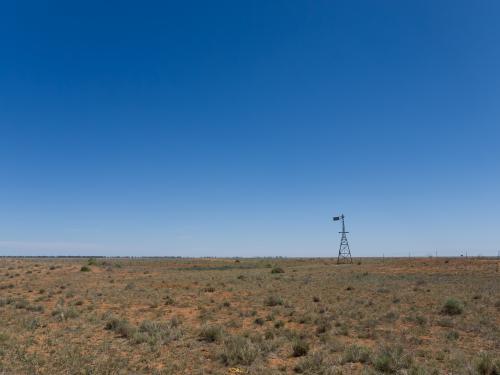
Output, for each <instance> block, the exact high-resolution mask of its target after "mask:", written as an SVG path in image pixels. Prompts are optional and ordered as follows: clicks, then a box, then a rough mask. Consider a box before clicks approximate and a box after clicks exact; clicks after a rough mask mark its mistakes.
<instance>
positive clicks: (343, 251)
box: [333, 214, 352, 264]
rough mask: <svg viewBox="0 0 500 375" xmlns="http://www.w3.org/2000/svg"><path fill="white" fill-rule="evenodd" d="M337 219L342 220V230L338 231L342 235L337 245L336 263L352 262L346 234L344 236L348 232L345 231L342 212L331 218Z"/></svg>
mask: <svg viewBox="0 0 500 375" xmlns="http://www.w3.org/2000/svg"><path fill="white" fill-rule="evenodd" d="M339 220H342V232H339V233H340V234H342V236H341V237H340V246H339V255H338V257H337V264H340V263H352V257H351V249H350V248H349V242H348V241H347V236H346V234H347V233H349V232H346V231H345V222H344V214H342V215H340V216H335V217H334V218H333V221H339Z"/></svg>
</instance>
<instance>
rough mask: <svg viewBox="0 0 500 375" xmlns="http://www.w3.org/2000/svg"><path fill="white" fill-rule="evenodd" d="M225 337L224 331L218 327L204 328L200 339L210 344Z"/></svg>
mask: <svg viewBox="0 0 500 375" xmlns="http://www.w3.org/2000/svg"><path fill="white" fill-rule="evenodd" d="M223 336H224V329H223V328H222V327H221V326H218V325H212V326H208V325H207V326H204V327H202V329H201V332H200V339H201V340H203V341H208V342H215V341H220V340H221V339H222V337H223Z"/></svg>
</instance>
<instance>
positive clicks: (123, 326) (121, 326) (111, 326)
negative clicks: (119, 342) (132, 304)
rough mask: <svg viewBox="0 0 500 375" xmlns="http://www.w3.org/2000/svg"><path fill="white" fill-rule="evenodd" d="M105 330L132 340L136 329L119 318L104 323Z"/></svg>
mask: <svg viewBox="0 0 500 375" xmlns="http://www.w3.org/2000/svg"><path fill="white" fill-rule="evenodd" d="M106 329H108V330H110V331H113V332H115V333H117V334H119V335H120V336H122V337H125V338H132V337H133V336H134V334H135V333H136V331H137V329H136V328H135V327H134V326H132V325H131V324H130V323H129V322H128V320H126V319H119V318H111V319H110V320H108V322H107V323H106Z"/></svg>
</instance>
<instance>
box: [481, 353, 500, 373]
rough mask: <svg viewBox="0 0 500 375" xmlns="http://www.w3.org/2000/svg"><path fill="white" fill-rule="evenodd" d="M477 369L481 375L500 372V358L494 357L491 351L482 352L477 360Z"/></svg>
mask: <svg viewBox="0 0 500 375" xmlns="http://www.w3.org/2000/svg"><path fill="white" fill-rule="evenodd" d="M475 364H476V370H477V372H478V373H479V374H481V375H498V374H500V358H497V359H494V358H493V357H492V356H491V355H490V354H489V353H487V352H481V353H479V357H478V358H477V359H476V361H475Z"/></svg>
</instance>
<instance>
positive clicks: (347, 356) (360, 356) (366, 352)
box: [342, 345, 371, 363]
mask: <svg viewBox="0 0 500 375" xmlns="http://www.w3.org/2000/svg"><path fill="white" fill-rule="evenodd" d="M370 357H371V351H370V349H369V348H365V347H364V346H359V345H351V346H348V347H347V348H345V350H344V353H343V355H342V363H356V362H359V363H370Z"/></svg>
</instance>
